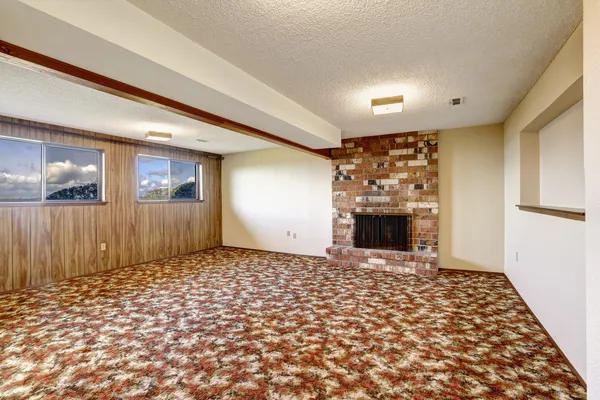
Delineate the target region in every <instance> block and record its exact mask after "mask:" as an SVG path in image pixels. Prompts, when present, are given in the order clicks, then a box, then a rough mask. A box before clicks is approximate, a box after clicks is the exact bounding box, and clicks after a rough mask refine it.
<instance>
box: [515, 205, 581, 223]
mask: <svg viewBox="0 0 600 400" xmlns="http://www.w3.org/2000/svg"><path fill="white" fill-rule="evenodd" d="M516 207H517V208H518V209H519V210H521V211H527V212H532V213H537V214H544V215H550V216H553V217H558V218H566V219H572V220H575V221H585V209H583V208H569V207H551V206H531V205H523V204H517V206H516Z"/></svg>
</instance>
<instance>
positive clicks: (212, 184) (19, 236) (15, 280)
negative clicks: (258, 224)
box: [0, 116, 221, 292]
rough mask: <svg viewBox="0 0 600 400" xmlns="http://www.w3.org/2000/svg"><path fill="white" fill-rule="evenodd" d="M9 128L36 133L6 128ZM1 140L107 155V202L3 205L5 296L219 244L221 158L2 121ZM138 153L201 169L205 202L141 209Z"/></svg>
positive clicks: (1, 279) (0, 272)
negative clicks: (194, 164) (190, 163)
mask: <svg viewBox="0 0 600 400" xmlns="http://www.w3.org/2000/svg"><path fill="white" fill-rule="evenodd" d="M6 121H12V122H17V123H21V124H25V125H28V126H30V127H23V126H13V125H9V124H6V123H3V122H6ZM33 127H36V128H35V129H33ZM40 127H41V128H45V129H39V128H40ZM48 129H51V130H48ZM57 130H58V131H59V132H56V131H57ZM61 131H62V132H70V133H76V134H77V135H72V134H61V133H60V132H61ZM0 135H3V136H13V137H20V138H28V139H35V140H43V141H48V142H55V143H64V144H69V145H75V146H85V147H91V148H98V149H102V150H104V154H105V178H104V182H105V190H106V201H107V204H105V205H89V206H88V205H86V206H82V205H75V206H60V205H56V206H53V205H46V206H23V207H8V206H2V205H1V204H0V292H3V291H8V290H13V289H20V288H25V287H28V286H35V285H40V284H43V283H47V282H53V281H58V280H62V279H66V278H72V277H75V276H80V275H87V274H91V273H95V272H100V271H106V270H109V269H114V268H121V267H123V266H128V265H133V264H138V263H142V262H146V261H150V260H156V259H161V258H165V257H170V256H175V255H179V254H185V253H190V252H193V251H198V250H203V249H208V248H212V247H217V246H220V245H221V161H220V160H218V159H213V158H206V157H203V156H202V155H201V154H200V153H194V152H179V151H177V150H176V149H168V148H164V147H163V148H161V147H152V148H149V147H147V145H145V146H144V147H142V146H141V145H140V144H139V142H137V141H133V140H132V141H128V140H127V139H123V138H115V139H116V140H119V141H123V140H125V141H126V142H128V143H123V142H118V141H114V142H113V141H107V140H106V139H107V138H110V137H109V136H108V135H102V134H97V133H93V132H85V131H78V130H74V129H70V128H62V127H57V126H51V125H45V124H39V123H36V122H30V121H23V120H17V119H11V118H7V117H1V116H0ZM100 138H102V139H103V140H100ZM139 153H142V154H149V155H156V156H163V157H172V158H177V159H182V160H189V161H196V162H199V163H201V164H202V171H203V182H204V185H203V190H204V193H203V195H204V197H203V198H204V201H203V202H194V203H169V204H138V202H137V198H136V184H137V177H136V176H135V174H136V156H137V155H138V154H139ZM101 243H106V250H105V251H101V250H100V249H101V246H100V245H101Z"/></svg>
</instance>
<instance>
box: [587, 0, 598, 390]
mask: <svg viewBox="0 0 600 400" xmlns="http://www.w3.org/2000/svg"><path fill="white" fill-rule="evenodd" d="M583 16H584V20H585V21H586V23H585V26H584V50H583V52H584V84H583V89H584V95H585V104H584V135H585V137H584V142H585V150H584V152H585V154H584V158H585V203H586V204H585V208H586V223H585V225H586V244H587V246H586V271H587V276H586V281H587V376H588V380H587V383H588V398H589V399H591V400H596V399H600V250H599V248H598V247H599V246H598V244H599V243H600V157H598V150H599V149H600V114H599V112H598V111H599V110H600V25H598V21H600V2H599V1H598V0H584V2H583Z"/></svg>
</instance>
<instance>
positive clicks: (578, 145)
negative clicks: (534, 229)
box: [539, 101, 585, 208]
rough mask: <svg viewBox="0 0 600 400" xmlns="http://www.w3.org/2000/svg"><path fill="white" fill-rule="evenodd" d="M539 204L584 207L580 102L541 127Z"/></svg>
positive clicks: (581, 112) (581, 108) (581, 113)
mask: <svg viewBox="0 0 600 400" xmlns="http://www.w3.org/2000/svg"><path fill="white" fill-rule="evenodd" d="M539 146H540V204H542V205H545V206H559V207H575V208H585V185H584V174H583V101H580V102H579V103H577V104H576V105H574V106H573V107H571V108H570V109H569V110H567V111H566V112H564V113H563V114H561V115H560V116H559V117H558V118H556V119H555V120H554V121H552V122H551V123H549V124H548V125H547V126H546V127H544V128H542V129H541V130H540V133H539Z"/></svg>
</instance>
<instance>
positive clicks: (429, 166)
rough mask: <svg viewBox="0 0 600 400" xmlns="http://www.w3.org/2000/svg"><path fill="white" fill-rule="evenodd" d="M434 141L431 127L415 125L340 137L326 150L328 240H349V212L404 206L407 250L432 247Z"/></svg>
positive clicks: (351, 222)
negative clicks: (384, 132) (330, 230)
mask: <svg viewBox="0 0 600 400" xmlns="http://www.w3.org/2000/svg"><path fill="white" fill-rule="evenodd" d="M437 143H438V142H437V131H420V132H407V133H399V134H393V135H385V136H371V137H364V138H353V139H345V140H343V141H342V147H341V148H340V149H334V150H332V156H333V160H332V176H333V208H334V209H333V211H334V212H333V244H334V245H342V246H352V245H353V243H352V239H353V234H354V232H353V226H354V219H353V216H352V213H353V212H378V213H382V214H383V213H390V212H408V213H412V214H413V223H412V243H411V245H412V251H426V252H433V253H437V247H438V144H437Z"/></svg>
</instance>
